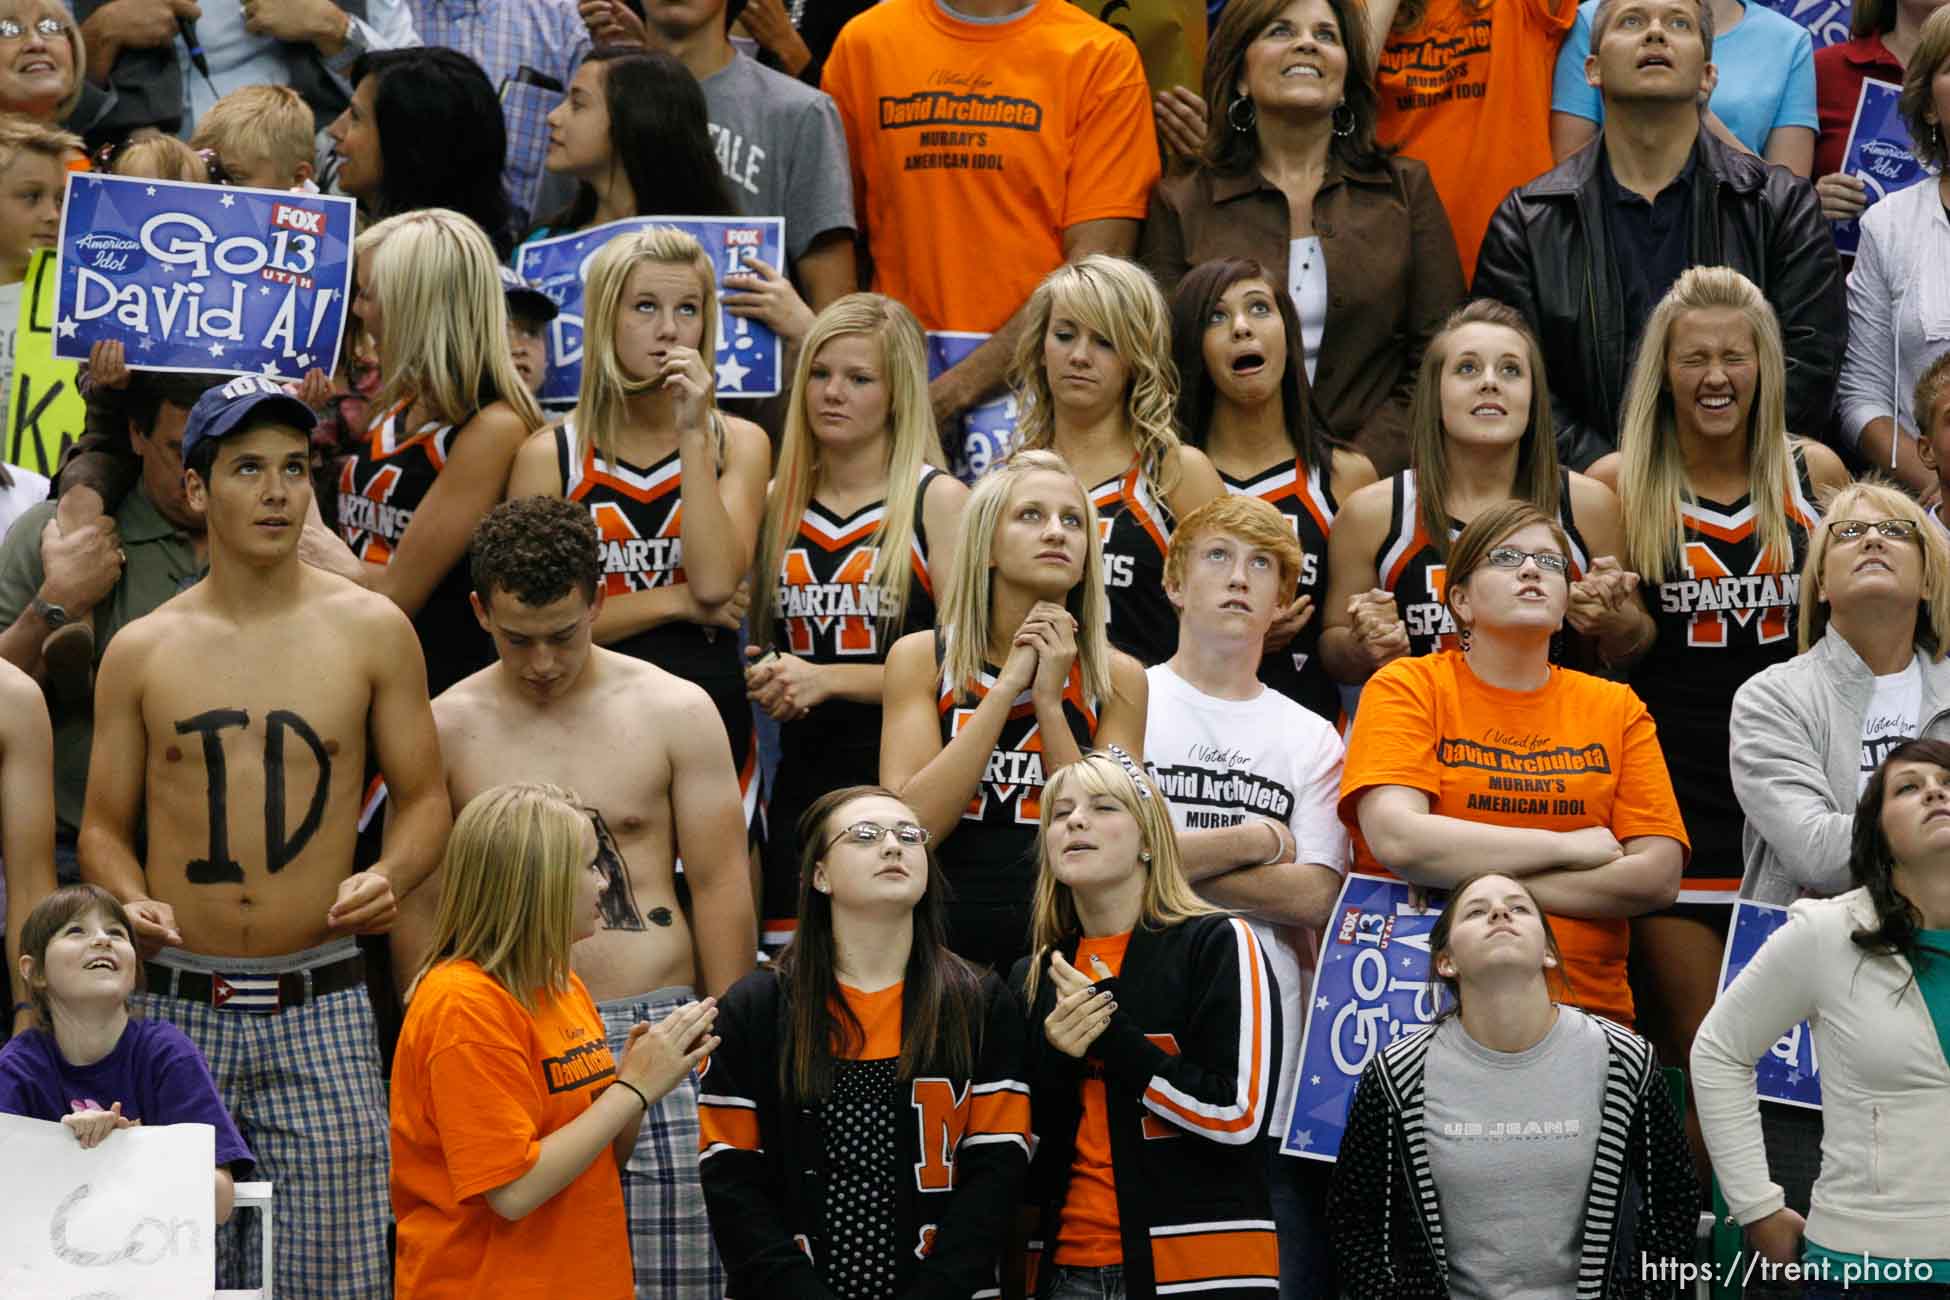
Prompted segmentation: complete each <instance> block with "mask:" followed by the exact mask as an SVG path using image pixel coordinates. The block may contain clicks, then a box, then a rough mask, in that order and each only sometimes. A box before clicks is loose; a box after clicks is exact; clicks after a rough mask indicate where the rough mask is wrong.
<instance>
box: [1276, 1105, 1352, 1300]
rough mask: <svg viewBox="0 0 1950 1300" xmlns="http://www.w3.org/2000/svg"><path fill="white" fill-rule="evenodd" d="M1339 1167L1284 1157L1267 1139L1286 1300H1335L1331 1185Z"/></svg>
mask: <svg viewBox="0 0 1950 1300" xmlns="http://www.w3.org/2000/svg"><path fill="white" fill-rule="evenodd" d="M1333 1177H1334V1166H1333V1165H1332V1164H1330V1163H1328V1162H1327V1161H1325V1160H1302V1159H1300V1158H1299V1157H1298V1156H1283V1155H1281V1154H1280V1139H1279V1138H1276V1137H1275V1138H1268V1139H1267V1140H1266V1190H1267V1191H1268V1193H1269V1194H1270V1195H1271V1196H1272V1200H1273V1226H1274V1227H1275V1228H1276V1229H1277V1230H1278V1232H1279V1237H1280V1300H1333V1298H1334V1297H1335V1296H1337V1295H1339V1294H1340V1291H1339V1290H1338V1289H1337V1288H1336V1286H1335V1284H1334V1251H1333V1247H1332V1244H1331V1243H1330V1242H1329V1241H1328V1240H1327V1185H1328V1183H1329V1182H1331V1181H1332V1180H1333Z"/></svg>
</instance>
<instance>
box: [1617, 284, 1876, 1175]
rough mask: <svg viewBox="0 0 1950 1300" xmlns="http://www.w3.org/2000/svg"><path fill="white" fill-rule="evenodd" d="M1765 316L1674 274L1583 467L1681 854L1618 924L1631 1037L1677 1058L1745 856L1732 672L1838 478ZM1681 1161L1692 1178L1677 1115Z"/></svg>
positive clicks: (1782, 652)
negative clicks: (1790, 408) (1617, 517)
mask: <svg viewBox="0 0 1950 1300" xmlns="http://www.w3.org/2000/svg"><path fill="white" fill-rule="evenodd" d="M1782 358H1783V354H1782V347H1781V332H1780V325H1779V323H1778V322H1777V320H1776V319H1775V316H1774V309H1773V308H1772V307H1771V306H1769V305H1768V302H1767V299H1766V298H1765V297H1764V296H1762V294H1761V291H1760V290H1759V288H1757V287H1756V286H1755V285H1754V284H1753V282H1752V281H1750V280H1748V279H1747V278H1746V277H1745V276H1743V275H1741V274H1740V273H1739V272H1737V271H1734V270H1731V269H1729V268H1726V267H1694V268H1692V269H1691V270H1689V271H1687V272H1685V273H1684V274H1682V275H1681V276H1680V277H1679V279H1678V280H1677V281H1676V282H1675V283H1674V284H1673V287H1672V289H1671V290H1670V291H1669V292H1668V293H1667V294H1666V296H1665V298H1664V299H1663V300H1662V301H1661V302H1660V303H1659V305H1658V307H1657V308H1655V309H1654V310H1653V313H1652V316H1651V318H1650V319H1649V320H1648V321H1647V322H1646V326H1645V333H1644V334H1643V336H1642V337H1641V340H1640V343H1639V354H1638V360H1637V362H1636V364H1635V365H1634V366H1633V369H1632V375H1631V380H1630V382H1629V384H1628V385H1627V391H1626V399H1625V406H1624V410H1623V411H1622V412H1621V414H1620V417H1619V450H1618V451H1616V452H1614V453H1612V454H1611V455H1609V456H1606V457H1605V458H1604V459H1602V460H1600V461H1599V462H1598V463H1597V464H1595V465H1593V466H1592V467H1591V472H1592V476H1593V477H1594V478H1597V479H1598V480H1599V481H1600V482H1603V483H1606V484H1607V485H1609V486H1612V487H1615V488H1616V489H1617V491H1618V494H1619V497H1620V499H1621V500H1623V501H1624V502H1625V521H1624V523H1625V526H1624V547H1623V550H1622V558H1623V559H1624V561H1625V566H1626V568H1627V569H1629V570H1630V571H1631V572H1633V573H1636V574H1638V575H1639V579H1640V582H1641V583H1642V585H1643V586H1644V587H1645V589H1646V592H1647V597H1648V601H1647V603H1648V604H1649V605H1650V606H1651V608H1652V610H1653V615H1652V617H1653V620H1654V622H1655V624H1656V638H1655V639H1654V640H1653V641H1652V642H1651V644H1650V646H1649V647H1648V648H1647V649H1646V650H1645V651H1644V652H1643V653H1642V654H1641V655H1640V656H1639V657H1638V660H1637V663H1636V664H1635V666H1634V667H1633V668H1632V671H1631V675H1630V681H1631V683H1632V686H1633V688H1634V689H1635V690H1637V691H1638V693H1639V695H1640V696H1641V697H1642V698H1643V699H1644V700H1645V706H1646V708H1647V709H1649V710H1651V713H1652V718H1653V721H1655V722H1656V723H1657V724H1658V727H1659V743H1660V745H1661V747H1662V748H1663V749H1664V751H1665V755H1666V764H1667V766H1668V767H1669V768H1671V770H1672V774H1673V785H1674V787H1675V788H1676V789H1677V790H1678V791H1679V792H1680V799H1679V807H1680V811H1681V812H1682V813H1683V814H1684V815H1685V818H1686V826H1687V828H1688V829H1689V830H1690V831H1691V832H1692V837H1693V856H1692V859H1691V861H1690V862H1689V863H1688V864H1687V867H1686V878H1685V881H1684V882H1683V883H1682V885H1681V887H1680V892H1679V899H1678V906H1677V907H1673V908H1666V909H1661V910H1660V911H1659V912H1658V913H1657V914H1655V915H1650V916H1641V917H1638V918H1637V919H1635V920H1634V921H1633V922H1632V950H1633V962H1632V965H1633V988H1634V991H1635V993H1636V994H1637V997H1638V1001H1639V1004H1640V1006H1641V1008H1642V1010H1643V1013H1644V1017H1645V1020H1644V1024H1645V1032H1646V1036H1647V1037H1648V1038H1650V1039H1651V1040H1652V1041H1653V1043H1654V1044H1656V1045H1657V1046H1658V1048H1659V1055H1660V1056H1661V1057H1662V1058H1663V1059H1666V1060H1670V1061H1683V1060H1685V1059H1686V1056H1687V1053H1688V1052H1689V1051H1691V1049H1692V1044H1693V1033H1694V1031H1695V1030H1696V1029H1697V1028H1698V1026H1699V1023H1700V1019H1701V1017H1703V1016H1704V1015H1705V1014H1706V1009H1707V1008H1708V1007H1709V1006H1711V1005H1712V1002H1713V992H1714V988H1715V986H1716V985H1717V983H1718V979H1719V971H1720V954H1721V951H1722V949H1723V947H1724V945H1725V938H1726V931H1727V923H1728V920H1729V917H1730V916H1731V912H1732V908H1731V904H1732V903H1733V900H1734V898H1735V897H1736V896H1738V893H1739V889H1740V878H1741V874H1742V869H1743V861H1744V856H1743V853H1742V849H1741V811H1740V803H1739V800H1738V799H1737V798H1736V797H1735V795H1734V788H1733V779H1732V776H1731V774H1730V772H1729V768H1728V760H1727V754H1728V750H1729V745H1730V734H1729V716H1730V713H1731V710H1732V705H1733V699H1734V693H1735V692H1736V691H1737V690H1738V689H1739V688H1740V685H1741V683H1743V682H1745V681H1746V680H1747V679H1748V678H1749V677H1752V676H1753V675H1754V674H1755V673H1757V672H1759V671H1760V670H1761V669H1763V668H1767V667H1770V666H1771V665H1774V664H1778V663H1784V662H1786V661H1787V660H1788V659H1789V658H1791V657H1792V656H1793V654H1794V626H1795V619H1796V616H1797V613H1798V611H1799V606H1800V599H1801V594H1802V593H1801V589H1800V581H1799V579H1798V577H1797V574H1798V573H1799V572H1800V570H1801V567H1802V564H1803V561H1804V560H1805V559H1806V556H1807V553H1808V541H1809V537H1810V536H1811V534H1812V532H1813V530H1814V529H1815V528H1816V527H1818V525H1819V520H1820V517H1821V512H1820V510H1819V509H1818V508H1817V506H1816V504H1815V503H1816V501H1817V500H1819V499H1820V496H1823V495H1826V494H1827V493H1830V492H1833V491H1835V490H1836V489H1838V488H1840V487H1841V486H1842V485H1844V484H1845V483H1847V482H1848V471H1847V470H1845V469H1843V468H1842V463H1841V461H1840V460H1839V459H1838V458H1837V457H1836V455H1835V453H1834V452H1832V451H1830V450H1829V449H1828V448H1826V447H1823V446H1822V445H1820V444H1819V443H1815V442H1811V441H1809V440H1807V439H1804V438H1797V437H1793V436H1792V435H1790V434H1789V432H1788V429H1787V416H1786V408H1785V401H1786V398H1785V392H1786V378H1785V374H1786V372H1785V363H1784V361H1783V359H1782ZM1691 1127H1692V1131H1693V1133H1694V1134H1695V1146H1694V1154H1695V1157H1696V1158H1697V1160H1698V1165H1699V1168H1700V1169H1701V1170H1702V1172H1703V1171H1704V1170H1705V1168H1706V1153H1705V1148H1704V1147H1703V1146H1701V1145H1699V1144H1698V1141H1697V1132H1698V1118H1697V1112H1692V1117H1691Z"/></svg>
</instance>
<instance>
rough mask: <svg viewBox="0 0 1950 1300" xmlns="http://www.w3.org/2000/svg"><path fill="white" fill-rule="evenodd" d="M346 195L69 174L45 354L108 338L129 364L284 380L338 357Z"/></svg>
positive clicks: (64, 353) (84, 354) (66, 353)
mask: <svg viewBox="0 0 1950 1300" xmlns="http://www.w3.org/2000/svg"><path fill="white" fill-rule="evenodd" d="M353 211H354V209H353V203H352V200H350V199H344V198H337V197H334V196H330V195H323V194H290V193H285V192H283V191H271V190H246V189H234V188H227V187H223V186H211V185H185V184H180V183H178V182H174V181H151V180H144V179H141V178H137V177H123V176H104V175H99V174H96V173H89V174H86V175H71V176H70V177H69V178H68V198H67V203H66V206H65V207H64V209H63V211H62V214H61V242H60V253H61V265H60V288H59V292H58V296H57V298H56V301H55V313H56V321H55V340H54V355H55V356H56V357H57V358H66V359H70V360H75V361H80V360H83V359H85V358H88V357H89V356H90V355H91V353H92V352H93V350H94V345H95V344H97V343H110V342H112V343H117V344H120V345H121V346H122V347H123V349H124V351H125V354H126V357H127V359H128V361H129V362H130V363H131V364H133V365H134V367H135V368H137V369H148V370H192V371H212V370H214V371H219V372H229V373H237V374H256V375H268V376H271V377H274V378H279V379H290V380H297V379H301V378H303V377H304V375H305V373H306V372H307V371H309V370H311V369H314V368H325V369H329V368H330V367H331V366H332V364H333V360H334V358H336V357H337V356H338V351H339V342H340V337H341V335H342V333H343V330H344V326H345V308H346V302H347V293H348V291H349V289H350V287H351V282H352V269H351V246H352V227H353Z"/></svg>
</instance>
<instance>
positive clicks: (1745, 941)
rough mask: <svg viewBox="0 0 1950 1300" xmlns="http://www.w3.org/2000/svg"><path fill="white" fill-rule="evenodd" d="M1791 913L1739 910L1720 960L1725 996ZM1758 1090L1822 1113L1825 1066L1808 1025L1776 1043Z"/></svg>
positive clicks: (1764, 907)
mask: <svg viewBox="0 0 1950 1300" xmlns="http://www.w3.org/2000/svg"><path fill="white" fill-rule="evenodd" d="M1787 919H1788V911H1787V909H1786V908H1785V907H1776V906H1774V905H1773V904H1772V903H1755V902H1750V901H1748V900H1747V899H1744V898H1743V899H1741V900H1739V901H1738V902H1736V903H1735V904H1734V905H1733V924H1732V925H1731V926H1729V927H1728V929H1727V947H1726V952H1725V953H1724V954H1723V955H1722V956H1721V958H1720V984H1719V988H1720V991H1721V992H1723V993H1724V992H1725V991H1726V990H1727V988H1728V987H1729V986H1731V985H1732V983H1733V981H1734V980H1735V979H1736V978H1737V977H1738V976H1739V974H1740V972H1741V971H1743V970H1745V969H1746V968H1747V963H1748V962H1750V961H1752V960H1753V959H1754V954H1755V953H1757V952H1759V951H1760V946H1761V945H1762V944H1764V943H1766V942H1767V937H1768V936H1769V935H1771V934H1773V933H1774V931H1776V930H1778V929H1780V928H1781V927H1782V926H1784V925H1786V924H1787ZM1754 1085H1755V1089H1756V1091H1758V1092H1759V1093H1760V1095H1761V1096H1762V1097H1765V1098H1766V1099H1767V1100H1769V1101H1778V1102H1783V1103H1785V1104H1787V1105H1789V1106H1806V1107H1809V1108H1810V1109H1813V1110H1820V1109H1821V1067H1820V1065H1819V1064H1818V1063H1817V1062H1816V1060H1815V1040H1814V1036H1813V1035H1812V1034H1811V1033H1810V1032H1809V1030H1808V1022H1807V1021H1805V1020H1803V1021H1802V1022H1801V1023H1800V1024H1798V1025H1796V1026H1795V1027H1794V1028H1792V1029H1790V1030H1788V1031H1787V1032H1786V1033H1785V1034H1782V1035H1781V1036H1780V1038H1778V1039H1776V1040H1775V1042H1774V1045H1773V1046H1772V1047H1770V1048H1768V1049H1767V1055H1765V1056H1763V1057H1761V1058H1760V1060H1759V1061H1757V1062H1755V1064H1754Z"/></svg>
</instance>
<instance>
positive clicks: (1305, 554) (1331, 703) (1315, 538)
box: [1219, 458, 1341, 722]
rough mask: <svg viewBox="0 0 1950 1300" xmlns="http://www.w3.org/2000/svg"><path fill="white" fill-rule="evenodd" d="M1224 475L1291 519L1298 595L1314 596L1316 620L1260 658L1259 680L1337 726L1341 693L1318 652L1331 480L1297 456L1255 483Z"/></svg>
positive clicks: (1232, 488) (1332, 506) (1230, 485)
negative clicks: (1297, 547) (1297, 549)
mask: <svg viewBox="0 0 1950 1300" xmlns="http://www.w3.org/2000/svg"><path fill="white" fill-rule="evenodd" d="M1219 477H1220V478H1221V479H1223V480H1224V481H1225V485H1226V491H1228V492H1231V493H1233V494H1234V495H1236V496H1251V497H1258V498H1259V499H1260V500H1261V501H1265V502H1267V503H1268V504H1270V505H1273V506H1275V507H1277V508H1278V509H1279V511H1280V513H1281V514H1283V515H1285V516H1286V521H1287V523H1288V524H1290V525H1291V526H1292V528H1293V535H1294V536H1295V537H1296V538H1297V539H1299V542H1300V585H1299V587H1298V588H1297V589H1296V590H1295V592H1294V595H1295V596H1296V597H1299V596H1312V597H1313V598H1314V614H1313V617H1312V618H1311V619H1309V620H1307V625H1306V626H1305V627H1303V628H1301V629H1300V632H1299V635H1297V636H1295V637H1294V638H1293V640H1292V641H1290V642H1288V643H1287V646H1286V648H1285V649H1283V650H1275V651H1273V653H1271V654H1269V655H1267V656H1266V657H1265V658H1264V659H1262V660H1260V663H1259V679H1260V680H1261V681H1262V682H1265V683H1266V684H1267V685H1268V686H1270V687H1272V688H1273V689H1274V690H1276V691H1278V692H1279V693H1280V694H1282V695H1284V696H1286V697H1287V698H1288V699H1290V700H1292V701H1294V702H1295V703H1296V704H1300V705H1304V706H1305V707H1306V708H1309V709H1312V710H1313V711H1314V712H1315V713H1318V714H1319V715H1320V716H1321V717H1323V718H1325V719H1327V720H1328V721H1329V722H1338V721H1339V719H1340V716H1341V696H1340V691H1339V690H1338V689H1337V688H1336V687H1335V685H1334V682H1333V679H1332V678H1330V677H1328V676H1327V670H1326V669H1325V668H1324V667H1322V666H1321V662H1320V655H1319V654H1318V653H1317V648H1318V646H1319V644H1320V624H1321V617H1322V613H1323V610H1322V608H1321V607H1322V605H1323V604H1324V603H1325V601H1326V598H1327V535H1328V533H1329V532H1331V531H1332V530H1333V527H1334V514H1335V511H1336V510H1337V509H1338V508H1339V507H1338V506H1337V504H1336V503H1335V501H1334V493H1333V490H1332V489H1331V488H1330V487H1329V485H1328V476H1327V474H1326V473H1325V472H1324V471H1323V470H1322V468H1321V467H1320V466H1318V465H1316V466H1314V467H1313V468H1312V469H1308V468H1307V467H1306V466H1304V465H1302V464H1301V463H1300V461H1299V459H1298V458H1295V459H1294V460H1292V461H1290V462H1282V463H1281V464H1278V465H1275V466H1273V467H1272V468H1271V469H1269V470H1266V471H1265V472H1263V473H1260V474H1257V475H1254V476H1253V477H1252V478H1250V479H1236V478H1233V477H1232V476H1231V475H1229V474H1226V473H1224V472H1221V473H1220V475H1219Z"/></svg>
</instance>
